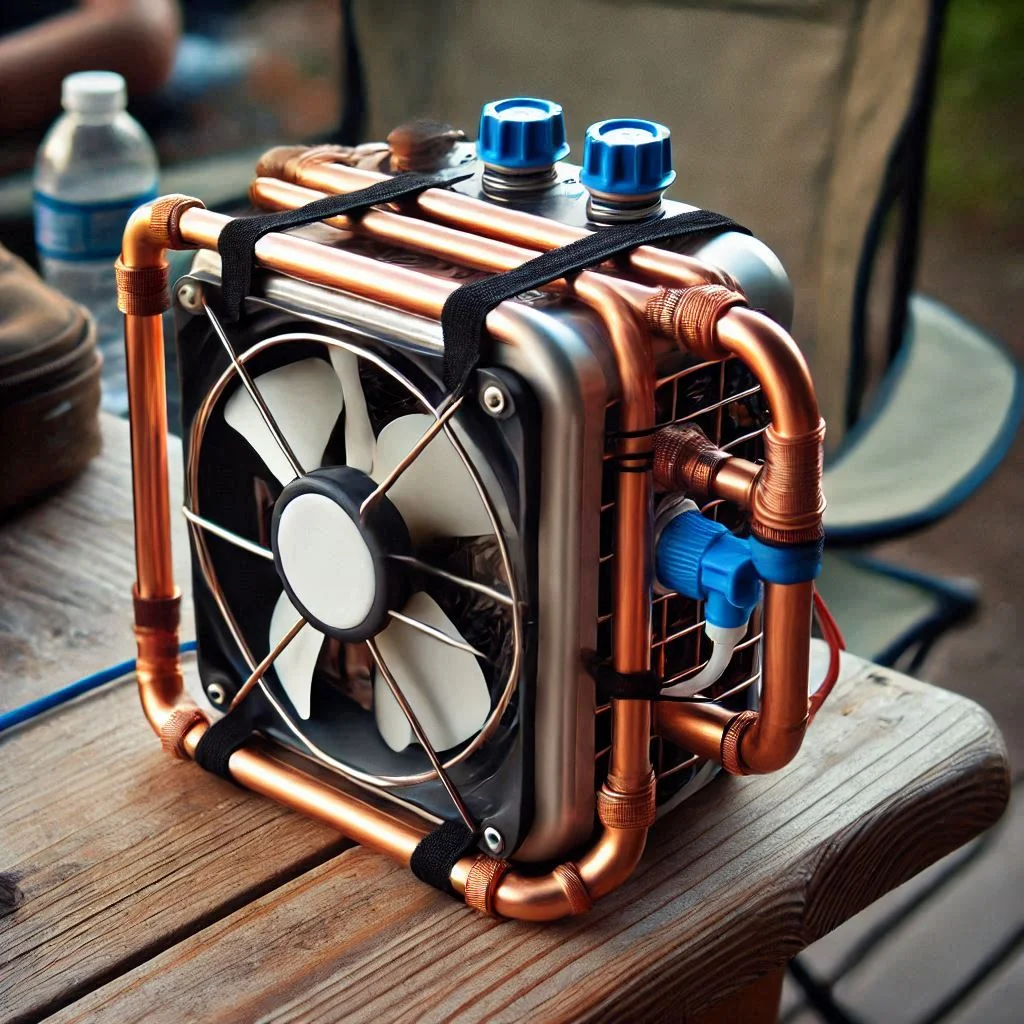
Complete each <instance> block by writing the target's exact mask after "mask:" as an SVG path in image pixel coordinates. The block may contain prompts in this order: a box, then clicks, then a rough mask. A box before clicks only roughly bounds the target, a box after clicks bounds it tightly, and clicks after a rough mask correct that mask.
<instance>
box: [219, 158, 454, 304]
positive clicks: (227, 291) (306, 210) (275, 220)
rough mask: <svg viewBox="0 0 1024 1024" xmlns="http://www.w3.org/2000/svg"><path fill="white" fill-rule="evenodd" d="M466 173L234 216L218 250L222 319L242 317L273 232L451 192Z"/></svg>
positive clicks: (400, 179)
mask: <svg viewBox="0 0 1024 1024" xmlns="http://www.w3.org/2000/svg"><path fill="white" fill-rule="evenodd" d="M468 177H470V175H468V174H463V175H457V176H454V177H452V176H451V175H438V174H412V173H410V174H398V175H396V176H395V177H393V178H387V179H386V180H384V181H378V182H377V183H376V184H374V185H370V186H369V187H368V188H363V189H360V190H359V191H358V192H349V193H348V194H347V195H342V196H324V198H323V199H317V200H314V201H313V202H312V203H307V204H306V205H305V206H300V207H299V208H298V209H297V210H283V211H282V212H281V213H261V214H256V215H255V216H252V217H236V218H235V219H234V220H231V221H229V222H228V223H227V224H225V225H224V227H223V228H222V229H221V233H220V238H219V239H218V241H217V251H218V252H219V253H220V259H221V301H222V303H223V304H224V312H223V319H224V320H225V321H226V322H227V323H234V321H236V320H237V319H238V318H239V317H240V316H241V315H242V303H243V302H244V301H245V297H246V295H248V294H249V289H250V288H251V287H252V270H253V266H254V265H255V262H256V243H257V242H258V241H259V240H260V239H261V238H262V237H263V236H264V235H269V234H270V232H271V231H286V230H287V229H288V228H298V227H302V226H303V225H305V224H315V223H316V222H317V221H321V220H326V219H328V218H330V217H339V216H341V215H342V214H346V215H347V216H350V217H351V216H356V215H358V214H360V213H365V212H366V211H367V210H368V209H369V208H370V207H371V206H379V205H380V204H382V203H393V202H396V201H397V200H399V199H407V198H408V197H409V196H414V195H416V194H417V193H418V192H423V191H425V190H426V189H428V188H448V187H449V186H450V185H453V184H455V183H456V182H458V181H465V180H466V178H468Z"/></svg>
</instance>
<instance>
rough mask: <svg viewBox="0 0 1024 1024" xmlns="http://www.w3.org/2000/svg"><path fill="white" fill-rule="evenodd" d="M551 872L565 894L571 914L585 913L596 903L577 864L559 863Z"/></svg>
mask: <svg viewBox="0 0 1024 1024" xmlns="http://www.w3.org/2000/svg"><path fill="white" fill-rule="evenodd" d="M551 874H552V876H553V877H554V879H555V881H556V882H558V884H559V886H560V887H561V890H562V892H563V893H564V894H565V898H566V901H567V902H568V904H569V913H570V914H585V913H586V912H587V911H588V910H589V909H590V908H591V907H592V906H593V905H594V899H593V897H592V896H591V895H590V891H589V890H588V889H587V884H586V882H584V881H583V877H582V876H581V875H580V869H579V868H578V867H576V865H575V864H572V863H568V862H567V863H565V864H559V865H558V866H557V867H556V868H555V869H554V870H553V871H552V872H551Z"/></svg>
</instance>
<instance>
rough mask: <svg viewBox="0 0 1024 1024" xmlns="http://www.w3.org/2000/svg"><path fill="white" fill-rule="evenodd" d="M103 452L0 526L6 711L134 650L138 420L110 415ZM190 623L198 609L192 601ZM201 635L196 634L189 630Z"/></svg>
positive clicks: (176, 461) (1, 687) (179, 567)
mask: <svg viewBox="0 0 1024 1024" xmlns="http://www.w3.org/2000/svg"><path fill="white" fill-rule="evenodd" d="M101 423H102V430H103V454H102V455H101V456H100V457H99V458H97V459H94V460H93V461H92V462H91V463H90V465H89V467H88V468H87V469H86V471H85V472H84V473H83V474H82V475H81V476H79V477H78V478H77V479H75V480H74V481H72V482H71V483H70V484H68V485H67V486H66V487H64V488H62V489H61V490H59V491H57V492H56V493H54V494H52V495H50V496H49V497H48V498H46V500H45V501H42V502H40V503H39V504H37V505H36V506H34V507H33V508H30V509H28V510H27V511H25V512H23V513H22V514H21V515H19V516H18V517H17V518H15V519H14V520H12V521H9V522H6V523H4V524H3V528H2V529H0V670H2V671H0V710H7V709H9V708H12V707H15V706H17V705H19V704H21V703H23V702H25V701H27V700H31V699H32V698H33V697H38V696H41V695H42V694H43V693H47V692H49V691H51V690H56V689H57V688H58V687H60V686H63V685H64V684H65V683H69V682H71V681H72V680H74V679H78V678H79V677H81V676H84V675H87V674H88V673H90V672H93V671H95V670H96V669H100V668H105V667H106V666H107V665H110V664H113V663H115V662H118V661H123V660H124V659H126V658H131V657H134V655H135V641H134V638H133V637H132V631H131V626H132V581H133V580H134V579H135V555H134V548H133V526H132V498H131V494H132V491H131V461H130V455H129V447H128V424H127V423H126V422H125V421H123V420H119V419H115V418H114V417H113V416H103V417H102V421H101ZM170 457H171V473H170V476H171V500H172V507H174V508H175V509H176V508H177V507H178V506H180V504H181V479H182V474H181V447H180V445H179V444H178V443H177V442H172V445H171V451H170ZM172 522H173V524H174V527H175V530H174V540H175V544H174V556H175V561H174V567H175V573H176V575H177V580H178V585H179V586H180V587H181V588H182V591H183V592H184V593H185V594H186V595H187V594H188V590H189V586H188V584H189V577H188V564H189V554H188V542H187V538H186V536H185V530H184V522H183V521H182V517H181V516H180V515H175V516H174V517H173V518H172ZM182 621H183V622H184V623H185V629H186V630H191V625H190V623H191V611H190V608H189V607H187V606H186V607H183V609H182ZM188 635H189V636H191V632H189V633H188Z"/></svg>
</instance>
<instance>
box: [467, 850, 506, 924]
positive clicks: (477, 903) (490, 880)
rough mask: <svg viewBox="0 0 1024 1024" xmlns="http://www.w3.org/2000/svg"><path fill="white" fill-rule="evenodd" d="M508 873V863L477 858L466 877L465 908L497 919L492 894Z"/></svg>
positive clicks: (494, 859)
mask: <svg viewBox="0 0 1024 1024" xmlns="http://www.w3.org/2000/svg"><path fill="white" fill-rule="evenodd" d="M508 871H509V863H508V861H504V860H498V859H497V858H495V857H486V856H480V857H477V858H476V859H475V860H474V861H473V866H472V867H471V868H470V869H469V874H467V875H466V886H465V899H466V906H467V907H469V908H470V909H472V910H479V911H480V913H481V914H487V916H488V917H497V916H498V915H497V914H496V913H495V910H494V894H495V892H497V889H498V886H499V885H500V883H501V880H502V879H503V878H504V877H505V875H506V874H508Z"/></svg>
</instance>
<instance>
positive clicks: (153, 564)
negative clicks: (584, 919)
mask: <svg viewBox="0 0 1024 1024" xmlns="http://www.w3.org/2000/svg"><path fill="white" fill-rule="evenodd" d="M427 194H428V195H429V193H427ZM480 205H483V204H480ZM484 208H485V209H490V208H489V207H486V206H484ZM502 212H508V211H502ZM531 219H533V218H531ZM533 220H536V219H533ZM226 221H227V218H225V217H223V216H220V215H218V214H214V213H210V212H208V211H205V210H204V209H202V208H201V206H200V204H199V203H198V202H197V201H196V200H190V199H187V198H185V197H167V198H165V199H163V200H158V201H157V202H156V203H154V204H150V205H148V206H146V207H143V208H141V209H140V210H139V211H137V212H136V213H135V214H134V215H133V217H132V219H131V221H130V223H129V225H128V227H127V229H126V232H125V240H124V246H123V250H122V258H121V260H120V261H119V297H120V300H121V304H122V309H123V310H124V311H125V313H126V318H125V337H126V346H127V357H128V383H129V395H130V400H131V428H132V454H133V467H134V484H133V496H134V502H135V511H136V547H137V563H138V579H137V583H136V633H137V639H138V646H139V687H140V695H141V699H142V703H143V707H144V709H145V712H146V715H147V717H148V718H149V720H150V722H151V724H152V725H153V727H154V729H155V730H156V731H157V732H158V733H160V734H162V735H163V737H164V738H165V740H166V739H167V733H168V731H173V729H174V728H175V723H176V721H180V720H181V716H182V714H183V713H184V715H185V718H186V729H185V732H184V734H183V735H181V736H179V737H178V738H177V739H176V741H175V742H174V743H173V744H172V746H173V749H175V750H177V751H178V752H180V753H182V754H184V755H187V756H191V755H192V754H194V750H195V746H196V744H197V743H198V740H199V738H200V736H201V735H202V731H203V730H204V729H205V728H206V727H207V726H206V724H205V722H204V721H203V720H202V719H201V717H200V716H195V715H192V714H190V712H189V711H188V710H187V709H188V707H189V705H188V704H182V695H183V692H184V687H183V681H182V675H181V669H180V664H179V661H178V656H177V593H178V592H177V589H176V587H175V585H174V580H173V574H172V571H171V559H170V514H169V502H168V485H167V452H166V406H165V398H164V384H165V382H164V374H163V354H162V353H163V337H162V322H161V317H160V315H159V310H160V309H162V308H166V273H167V271H166V261H165V259H164V250H165V248H168V247H171V248H194V247H203V248H210V249H215V248H216V244H217V238H218V236H219V232H220V229H221V227H222V226H223V224H224V223H226ZM536 223H538V224H541V225H547V224H548V222H546V221H540V220H536ZM563 240H564V239H563ZM535 244H536V243H535ZM559 244H561V241H559ZM484 248H487V247H486V246H484ZM492 248H493V247H492ZM256 252H257V257H258V259H259V261H260V263H261V264H262V265H264V266H266V267H268V268H271V269H276V270H279V271H281V272H283V273H286V274H291V275H292V276H297V277H300V278H302V279H304V280H307V281H310V282H312V283H319V284H325V285H328V286H333V287H341V288H344V289H345V290H347V291H350V292H353V293H354V294H357V295H361V296H363V297H366V298H369V299H371V300H374V301H382V302H385V303H387V304H390V305H394V306H398V307H399V308H402V309H404V310H406V311H408V312H411V313H416V314H419V315H426V316H432V317H434V318H437V317H439V315H440V311H441V308H442V306H443V303H444V299H445V298H446V297H447V294H448V293H449V292H450V291H451V290H452V289H453V288H454V287H457V285H455V284H454V283H452V282H448V281H442V280H437V279H432V278H426V277H424V276H423V275H419V274H416V273H415V272H413V271H408V270H403V269H402V268H397V267H387V268H381V267H380V265H379V264H377V263H375V262H374V261H372V260H367V259H365V258H361V257H358V256H355V255H353V254H350V253H345V252H340V251H337V250H332V249H328V248H326V247H324V246H320V245H317V244H316V243H310V242H306V241H304V240H302V239H297V238H293V237H288V236H281V235H270V236H267V237H266V238H264V239H263V240H261V242H260V243H259V244H258V246H257V250H256ZM508 255H509V254H508V253H507V252H506V253H505V256H506V257H507V256H508ZM491 256H494V253H493V251H492V253H491ZM515 256H516V258H517V259H521V257H520V254H518V253H517V254H515ZM672 256H673V254H660V253H659V255H658V259H659V260H662V261H663V262H664V261H665V259H667V260H668V262H671V258H672ZM680 261H681V263H682V264H683V271H682V273H681V277H682V279H684V280H692V266H691V265H690V264H692V263H693V261H690V260H688V259H687V258H683V257H680ZM505 268H506V267H503V268H502V269H505ZM157 279H159V280H161V281H162V287H161V288H159V289H157V290H159V291H160V292H161V295H160V297H159V298H155V297H154V294H153V293H154V290H155V280H157ZM626 284H627V283H625V282H612V281H611V280H609V279H605V278H602V277H601V276H599V275H595V274H583V275H579V278H578V279H577V280H576V282H575V284H574V291H575V293H576V295H577V297H578V298H580V299H581V300H583V301H585V302H587V303H588V304H589V305H591V306H592V307H593V308H595V309H596V310H597V311H598V312H599V314H600V315H601V317H602V319H603V320H604V321H605V323H606V326H607V327H608V331H609V337H610V339H611V342H612V347H613V353H614V356H615V360H616V363H617V368H618V371H619V376H620V385H621V389H622V395H621V408H622V423H623V428H624V430H625V431H628V432H631V433H637V432H639V433H641V434H642V433H643V432H644V431H649V430H650V429H651V428H652V427H653V425H654V409H653V396H654V367H653V359H652V356H651V353H650V348H649V345H648V344H647V343H646V337H645V335H644V333H643V331H642V330H641V329H640V326H639V325H638V323H637V320H636V318H635V317H634V315H632V312H631V309H632V311H635V310H636V308H637V304H638V302H639V300H640V299H641V293H640V290H639V289H637V288H633V289H632V292H633V294H632V295H631V296H624V295H623V294H622V292H623V291H626V292H629V291H630V289H629V288H628V287H623V286H624V285H626ZM645 291H646V289H645ZM643 298H644V300H645V301H646V299H647V296H643ZM629 299H631V300H632V301H628V300H629ZM522 315H524V314H523V312H522V310H521V307H516V306H514V305H513V306H510V305H509V304H507V303H506V304H503V305H502V306H501V307H499V308H498V309H496V310H495V311H494V312H493V313H492V314H491V315H490V316H489V317H488V321H487V327H488V330H489V331H490V332H491V333H492V334H493V335H495V336H496V337H498V338H505V339H511V338H514V336H515V322H516V318H517V317H519V316H522ZM741 326H742V321H741ZM740 337H741V338H744V336H743V334H742V332H740ZM790 344H792V343H790ZM766 390H767V388H766ZM812 394H813V392H812ZM644 443H645V442H644V441H643V439H637V438H633V439H629V440H627V441H626V442H625V447H626V451H624V452H623V454H625V455H630V454H639V453H640V451H641V449H642V447H643V445H644ZM633 449H636V451H634V450H633ZM620 480H621V486H620V494H619V517H618V522H619V537H618V550H619V552H620V558H618V559H617V560H616V566H617V575H616V603H617V609H618V610H619V611H620V612H621V614H617V615H616V632H615V638H614V660H615V666H616V668H617V669H618V671H620V672H623V673H631V672H638V671H644V670H645V669H646V668H647V667H648V666H649V657H650V647H649V642H650V641H649V638H650V594H649V584H650V561H651V552H650V530H649V528H647V527H649V523H650V507H651V481H650V475H649V474H647V473H626V474H621V476H620ZM637 524H643V525H642V526H641V528H639V529H637V528H636V525H637ZM788 589H789V590H790V591H793V590H794V589H797V588H788ZM767 603H768V608H772V607H778V606H777V605H775V604H773V603H772V600H771V599H770V598H769V599H768V602H767ZM792 603H793V602H790V604H792ZM787 607H788V605H787ZM784 610H785V609H784ZM767 614H768V611H767V609H766V618H767ZM779 617H780V618H782V617H784V618H786V619H789V620H790V623H791V625H792V626H794V627H795V628H793V629H791V633H793V634H794V635H796V634H801V635H802V646H803V647H804V648H805V649H806V647H807V635H808V623H809V593H808V614H807V616H806V617H803V622H802V625H800V624H799V619H800V616H793V615H790V614H786V615H785V616H779ZM779 650H780V655H779V657H778V659H777V660H782V661H785V660H786V658H785V657H784V656H783V655H782V653H781V652H782V651H785V650H789V651H792V650H793V645H791V644H786V645H785V647H780V648H779ZM790 660H791V659H790ZM805 661H806V659H805ZM769 664H770V663H766V667H765V690H766V701H765V704H766V706H765V707H764V709H763V711H762V713H761V715H760V716H758V717H757V720H756V721H754V722H753V723H751V722H744V723H743V725H744V729H745V731H744V732H743V733H742V736H741V735H740V731H739V730H738V729H737V721H738V718H741V717H742V716H736V717H733V716H729V720H728V721H723V722H716V723H715V728H714V729H713V730H712V729H708V728H706V727H705V728H703V729H702V730H700V731H701V736H702V737H703V736H704V735H705V734H707V735H708V736H709V737H710V739H709V740H708V742H704V741H703V739H700V740H699V742H698V741H696V740H697V739H698V738H697V737H695V741H694V742H688V743H687V745H688V746H689V748H690V749H692V750H694V751H695V752H697V753H701V754H702V755H703V756H711V757H714V758H715V759H722V758H723V754H724V752H725V750H726V742H727V740H728V739H729V737H730V736H731V735H732V736H735V737H737V738H738V739H739V738H742V739H743V741H744V750H743V756H742V762H741V763H742V764H743V765H744V766H745V767H747V768H752V767H753V766H754V765H755V764H757V763H758V758H757V755H756V750H757V748H758V744H755V743H754V742H753V740H754V739H755V738H756V737H757V736H758V732H757V730H756V729H755V728H754V727H755V726H757V725H758V724H759V723H767V727H766V728H764V729H762V732H763V733H764V734H765V735H767V736H768V737H769V738H771V737H772V736H774V734H775V733H776V732H777V731H778V729H779V727H780V725H782V726H785V727H786V728H785V731H787V732H789V733H792V732H793V730H792V729H791V728H790V727H789V717H792V715H789V717H787V715H786V714H781V713H780V712H783V711H786V710H787V708H788V707H790V706H791V705H793V704H795V703H797V702H796V701H794V700H793V699H792V696H793V694H792V693H791V694H790V697H791V699H790V701H789V703H788V705H786V704H784V703H783V702H780V701H775V702H774V703H773V702H772V701H771V700H770V699H769V698H768V694H767V690H768V688H769V680H768V676H769V675H772V677H774V676H775V674H776V672H775V670H774V669H770V668H769V667H768V665H769ZM787 667H788V669H790V670H791V669H792V667H793V666H792V665H788V666H787ZM778 674H779V676H780V678H781V672H780V673H778ZM787 675H788V676H789V678H790V679H792V678H793V676H792V674H791V673H790V672H787ZM803 678H804V679H806V666H805V670H804V673H803ZM789 689H790V690H791V691H793V690H801V689H802V690H803V696H802V698H801V701H800V702H799V703H802V705H803V706H804V713H803V715H802V717H803V718H805V717H806V707H805V705H806V692H805V687H804V688H799V687H789ZM776 705H777V706H778V708H777V710H776V712H774V713H773V712H772V708H773V707H775V706H776ZM183 709H186V710H183ZM651 713H652V707H651V703H650V702H647V701H614V702H613V708H612V716H613V745H612V756H611V762H610V769H609V776H608V780H607V782H606V784H605V786H604V787H603V788H602V790H601V792H600V793H599V795H598V814H599V817H600V819H601V821H602V825H603V829H602V832H601V834H600V836H599V838H598V839H597V841H596V843H595V845H594V846H593V847H592V848H591V849H590V850H589V851H588V852H587V853H586V854H585V855H584V856H583V857H581V858H580V859H579V861H578V863H577V864H563V865H559V866H558V867H557V868H555V869H554V870H553V871H552V872H550V873H549V874H548V875H545V876H539V877H536V876H521V875H519V874H518V873H516V872H515V871H513V870H511V869H509V868H508V866H507V865H505V864H503V863H502V862H498V861H495V860H494V859H493V858H489V857H485V856H476V857H467V858H463V860H461V861H460V862H459V863H458V864H457V865H456V868H455V869H454V870H453V873H452V883H453V886H454V887H455V888H456V890H457V891H458V892H460V893H462V894H463V895H464V896H465V897H466V900H467V902H468V903H470V905H473V906H476V907H478V908H479V909H482V910H487V911H490V912H493V913H496V914H498V915H501V916H507V917H518V918H524V919H530V920H548V919H554V918H558V917H561V916H564V915H565V914H568V913H578V912H581V911H582V910H585V909H587V908H588V907H589V905H590V904H591V902H592V900H593V899H596V898H598V897H600V896H602V895H604V894H605V893H607V892H609V891H611V890H612V889H614V888H615V887H617V886H618V885H619V884H621V882H622V881H623V880H624V879H625V878H626V877H628V875H629V874H631V872H632V871H633V869H634V868H635V866H636V863H637V862H638V860H639V857H640V855H641V853H642V851H643V847H644V844H645V841H646V833H647V828H648V826H649V825H650V824H651V822H652V821H653V816H654V778H653V770H652V768H651V764H650V760H649V755H648V747H649V739H650V733H651ZM723 714H727V713H723ZM660 718H661V716H660V715H659V720H660ZM684 726H685V723H684ZM719 726H720V736H718V737H717V738H718V739H719V741H720V742H719V743H718V749H717V750H714V751H712V750H710V749H709V748H710V747H711V746H714V744H713V743H712V742H711V739H714V738H716V737H715V734H716V733H717V732H718V728H719ZM662 727H663V729H665V731H666V732H670V731H675V730H674V727H673V724H672V723H671V722H667V723H666V722H662ZM694 731H695V730H693V729H689V730H688V734H689V732H694ZM801 734H802V733H801ZM747 744H749V745H750V748H751V751H753V752H755V753H754V756H753V757H751V756H749V755H748V753H747V749H746V747H747ZM736 745H737V747H738V746H739V744H738V743H737V744H736ZM796 745H797V746H799V739H797V742H796ZM793 752H794V753H795V748H794V749H793ZM790 756H791V755H790ZM787 760H788V758H787ZM726 766H727V767H729V765H728V763H727V764H726ZM231 771H232V774H233V775H234V776H235V778H237V780H238V781H239V782H241V783H242V784H244V785H247V786H249V787H250V788H252V789H254V790H255V791H257V792H261V793H264V794H265V795H267V796H271V797H273V798H275V799H278V800H280V801H282V802H284V803H286V804H288V805H290V806H294V807H296V808H297V809H300V810H303V811H304V812H306V813H309V814H310V815H312V816H314V817H317V818H319V819H320V820H322V821H324V822H326V823H329V824H331V825H333V826H335V827H337V828H339V829H340V830H341V831H342V832H344V833H345V834H346V835H349V836H350V837H351V838H353V839H355V840H356V841H358V842H360V843H362V844H364V845H367V846H369V847H371V848H376V849H380V850H382V851H383V852H386V853H389V854H390V855H391V856H393V857H395V858H396V859H398V860H399V861H401V862H403V863H407V862H408V860H409V857H410V856H411V854H412V851H413V849H414V848H415V846H416V844H417V843H418V842H419V840H420V838H421V837H422V835H423V834H424V832H425V828H424V829H420V828H417V827H416V826H415V825H410V824H408V823H406V822H402V821H399V820H398V819H395V818H394V817H392V816H390V815H388V814H387V813H386V812H382V811H381V810H379V809H378V808H375V807H372V806H370V805H369V804H367V803H365V802H363V801H361V800H359V799H358V798H356V797H353V796H351V795H349V794H345V793H341V792H338V791H337V790H335V789H333V788H332V787H330V786H327V785H325V784H323V783H321V782H319V781H317V780H315V779H313V778H311V777H310V776H307V775H305V774H304V773H302V772H301V771H299V770H297V769H295V768H293V767H291V766H289V765H285V764H283V763H281V762H279V761H277V760H276V759H274V758H273V757H270V756H268V755H267V754H266V753H264V752H263V751H262V750H260V749H257V748H243V749H242V750H240V751H238V752H237V753H236V754H235V755H233V757H232V760H231Z"/></svg>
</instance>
